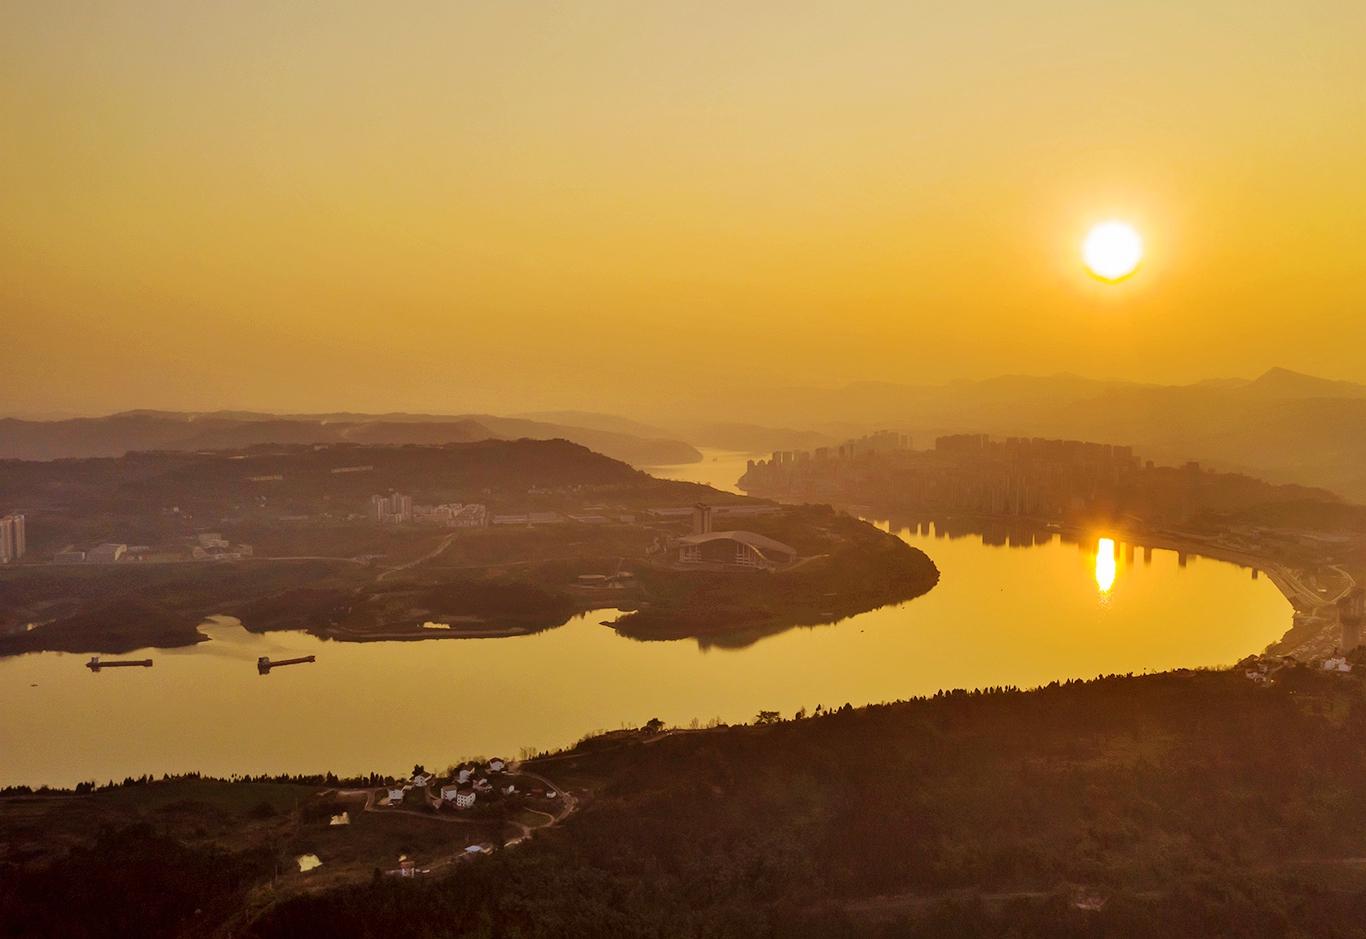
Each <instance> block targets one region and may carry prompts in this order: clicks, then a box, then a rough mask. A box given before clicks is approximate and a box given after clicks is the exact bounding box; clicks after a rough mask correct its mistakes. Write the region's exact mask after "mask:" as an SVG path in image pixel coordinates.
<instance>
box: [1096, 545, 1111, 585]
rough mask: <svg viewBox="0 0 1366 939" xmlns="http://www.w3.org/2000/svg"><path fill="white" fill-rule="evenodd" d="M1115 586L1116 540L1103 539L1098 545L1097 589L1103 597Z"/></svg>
mask: <svg viewBox="0 0 1366 939" xmlns="http://www.w3.org/2000/svg"><path fill="white" fill-rule="evenodd" d="M1114 585H1115V539H1113V538H1102V539H1100V541H1098V542H1097V543H1096V587H1097V588H1099V590H1100V592H1101V595H1102V596H1107V595H1108V594H1109V593H1110V588H1111V587H1113V586H1114Z"/></svg>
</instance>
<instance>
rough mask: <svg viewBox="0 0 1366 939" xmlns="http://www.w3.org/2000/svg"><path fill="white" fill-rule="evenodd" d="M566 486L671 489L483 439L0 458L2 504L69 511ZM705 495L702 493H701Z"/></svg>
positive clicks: (470, 496)
mask: <svg viewBox="0 0 1366 939" xmlns="http://www.w3.org/2000/svg"><path fill="white" fill-rule="evenodd" d="M573 487H589V488H592V487H616V488H629V489H636V488H654V489H658V490H659V491H660V493H661V494H665V493H666V492H670V491H673V490H676V492H674V493H673V496H674V498H679V499H686V498H688V496H689V495H691V494H693V493H694V492H698V491H703V490H701V489H700V487H693V486H688V485H686V484H670V483H666V482H663V481H661V480H655V479H652V478H651V477H649V476H647V475H646V474H645V473H643V472H640V471H638V470H635V469H632V468H631V467H630V466H628V465H626V464H625V463H622V462H619V461H617V460H614V459H611V458H610V457H606V456H603V455H602V454H600V453H594V452H593V451H591V450H589V449H587V448H585V447H582V446H579V445H577V444H573V443H570V442H568V441H565V440H482V441H478V442H474V443H457V444H446V445H444V446H360V445H351V444H338V445H332V446H300V445H293V446H260V447H255V448H250V449H246V450H236V451H213V452H194V453H185V452H175V451H157V452H142V453H131V454H128V455H126V456H123V457H116V458H95V459H71V460H54V461H49V462H32V461H20V460H0V505H4V506H6V507H7V508H8V507H15V508H17V509H20V510H22V509H24V508H29V509H30V510H32V508H33V507H39V508H42V507H47V506H60V507H61V508H63V509H65V510H69V511H77V512H79V511H117V510H119V509H121V508H129V507H132V508H136V507H138V506H145V507H147V508H149V509H154V510H156V509H161V508H163V507H168V506H180V507H182V508H187V507H189V506H193V505H197V504H204V503H214V504H219V503H222V502H224V501H225V500H236V501H245V502H250V501H251V500H252V499H254V498H257V497H268V498H270V499H271V500H272V501H274V502H276V503H282V504H293V505H294V506H296V507H301V506H302V507H307V506H313V505H320V504H322V503H335V504H336V506H338V507H342V506H349V507H350V509H351V510H352V511H363V510H364V503H365V500H366V499H367V498H368V497H369V495H370V494H372V493H375V492H386V491H389V490H399V491H406V492H411V493H412V494H413V495H414V497H415V498H417V499H418V500H419V501H431V502H440V501H443V500H444V499H447V498H449V499H464V500H467V501H468V500H479V499H480V498H481V497H488V496H495V497H496V496H500V495H501V496H506V495H509V494H516V495H520V496H525V494H526V492H527V491H528V490H529V489H547V490H561V489H566V488H573ZM706 491H707V492H710V490H706Z"/></svg>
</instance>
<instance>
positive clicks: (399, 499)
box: [370, 492, 413, 525]
mask: <svg viewBox="0 0 1366 939" xmlns="http://www.w3.org/2000/svg"><path fill="white" fill-rule="evenodd" d="M370 517H371V518H373V519H374V520H375V521H377V522H379V523H380V524H381V525H388V524H395V525H397V524H402V523H404V522H411V521H412V520H413V497H412V496H410V495H406V494H404V493H401V492H392V493H390V494H389V495H387V496H381V495H373V496H371V497H370Z"/></svg>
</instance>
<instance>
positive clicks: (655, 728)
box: [645, 717, 664, 734]
mask: <svg viewBox="0 0 1366 939" xmlns="http://www.w3.org/2000/svg"><path fill="white" fill-rule="evenodd" d="M663 729H664V722H663V721H662V720H660V719H659V718H657V717H652V718H650V719H649V720H648V721H646V722H645V732H646V733H647V734H657V733H659V732H660V731H661V730H663Z"/></svg>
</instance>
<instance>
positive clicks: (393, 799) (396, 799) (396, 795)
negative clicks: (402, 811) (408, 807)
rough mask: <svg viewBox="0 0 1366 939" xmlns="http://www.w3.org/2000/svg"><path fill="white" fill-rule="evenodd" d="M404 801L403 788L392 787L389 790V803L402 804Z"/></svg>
mask: <svg viewBox="0 0 1366 939" xmlns="http://www.w3.org/2000/svg"><path fill="white" fill-rule="evenodd" d="M402 802H403V790H402V789H401V788H391V789H390V790H389V804H390V805H400V804H401V803H402Z"/></svg>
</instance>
